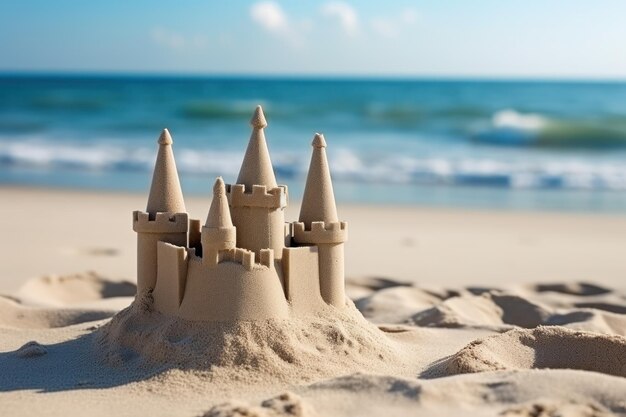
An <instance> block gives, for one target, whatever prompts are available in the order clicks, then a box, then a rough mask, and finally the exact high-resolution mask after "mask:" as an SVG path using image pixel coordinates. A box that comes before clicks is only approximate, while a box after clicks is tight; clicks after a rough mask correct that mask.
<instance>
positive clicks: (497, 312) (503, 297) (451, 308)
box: [410, 293, 551, 328]
mask: <svg viewBox="0 0 626 417" xmlns="http://www.w3.org/2000/svg"><path fill="white" fill-rule="evenodd" d="M550 314H551V311H550V309H548V308H547V307H546V306H543V305H541V304H539V303H536V302H531V301H529V300H527V299H525V298H523V297H520V296H517V295H512V294H498V293H484V294H481V295H471V294H463V295H460V296H458V297H452V298H448V299H447V300H445V301H443V302H442V303H440V304H438V305H436V306H434V307H432V308H430V309H427V310H424V311H422V312H419V313H417V314H416V315H414V316H413V317H412V318H411V319H410V321H411V322H412V323H414V324H417V325H418V326H433V327H462V326H500V325H503V324H508V325H512V326H519V327H526V328H530V327H536V326H539V325H541V324H543V323H544V322H545V321H546V320H547V319H548V317H550Z"/></svg>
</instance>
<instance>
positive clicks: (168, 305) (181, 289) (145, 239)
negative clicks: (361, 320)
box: [133, 107, 348, 321]
mask: <svg viewBox="0 0 626 417" xmlns="http://www.w3.org/2000/svg"><path fill="white" fill-rule="evenodd" d="M251 124H252V128H253V129H252V135H251V137H250V141H249V143H248V148H247V150H246V154H245V156H244V161H243V163H242V166H241V170H240V172H239V176H238V178H237V180H236V183H235V184H232V185H226V184H225V183H224V181H223V179H222V178H221V177H218V178H217V179H216V181H215V185H214V186H213V200H212V202H211V205H210V208H209V212H208V214H207V218H206V222H205V223H204V225H201V224H200V221H198V220H193V219H189V216H188V214H187V213H186V209H185V204H184V200H183V195H182V190H181V189H180V181H179V179H178V172H177V171H176V163H175V160H174V153H173V149H172V143H173V141H172V138H171V136H170V134H169V132H168V131H167V130H164V131H163V133H162V134H161V137H160V138H159V153H158V155H157V162H156V165H155V171H154V175H153V180H152V186H151V189H150V197H149V199H148V200H149V201H148V209H147V210H146V212H143V211H135V212H134V213H133V230H135V231H136V232H137V282H138V286H137V288H138V293H142V292H152V299H153V307H154V310H155V311H158V312H159V313H161V314H166V315H175V316H178V317H181V318H183V319H186V320H205V321H235V320H265V319H270V318H273V319H275V318H280V319H285V318H289V317H298V316H302V315H309V314H316V313H317V312H319V311H320V310H322V309H324V308H326V307H327V306H333V307H335V308H343V307H345V305H346V298H345V288H344V287H345V284H344V270H343V259H344V255H343V253H344V250H343V243H344V242H345V241H346V240H347V237H348V226H347V224H346V223H345V222H341V221H339V220H338V217H337V210H336V207H335V198H334V195H333V190H332V184H331V180H330V172H329V165H328V161H327V160H326V153H325V148H326V142H325V140H324V138H323V136H322V135H320V134H316V135H315V137H314V140H313V143H312V145H313V156H312V158H311V164H310V167H309V173H308V176H307V183H306V187H305V193H304V198H303V201H302V207H301V211H300V217H299V221H297V222H285V210H284V209H285V207H286V206H287V204H288V192H287V187H286V186H284V185H278V184H277V182H276V178H275V176H274V170H273V167H272V164H271V160H270V156H269V151H268V148H267V143H266V140H265V134H264V133H263V129H264V128H265V127H266V126H267V122H266V121H265V116H264V115H263V111H262V110H261V108H260V107H257V109H256V111H255V114H254V116H253V118H252V122H251Z"/></svg>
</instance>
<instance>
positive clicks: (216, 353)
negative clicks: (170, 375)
mask: <svg viewBox="0 0 626 417" xmlns="http://www.w3.org/2000/svg"><path fill="white" fill-rule="evenodd" d="M150 305H151V304H150V297H149V296H147V297H146V298H145V299H144V300H143V302H142V301H141V300H139V301H138V302H135V303H133V305H131V306H130V307H129V308H127V309H125V310H123V311H122V312H120V313H119V314H117V315H116V316H115V317H113V319H112V320H111V321H110V322H109V323H107V324H106V325H105V326H103V327H102V328H100V329H99V330H98V333H97V334H96V342H97V344H98V345H97V351H98V352H99V354H101V355H102V359H103V360H104V361H105V362H106V363H108V364H110V365H113V366H123V367H124V368H127V369H137V370H141V371H142V372H145V371H154V372H160V371H163V370H167V369H171V368H177V369H183V370H197V371H202V372H208V374H205V376H206V377H208V378H212V377H214V376H216V375H219V376H220V379H221V381H228V380H229V379H232V378H234V379H237V380H239V381H248V382H250V383H254V382H259V381H267V380H268V379H273V380H277V381H291V382H294V381H298V382H301V381H309V380H312V379H314V378H322V377H328V376H335V375H342V374H345V373H349V372H354V371H358V370H364V371H365V370H367V371H376V370H378V371H382V370H385V371H389V370H390V369H394V368H396V367H399V366H403V365H404V364H405V362H403V361H406V359H405V357H406V355H403V353H402V350H401V345H400V344H399V343H398V342H394V341H392V340H391V339H390V338H389V337H388V336H387V335H386V334H385V333H384V332H383V331H381V330H379V329H378V328H377V327H376V326H374V325H372V324H370V323H368V322H367V321H366V320H364V319H363V317H362V316H360V314H359V313H358V311H357V310H356V309H354V308H351V309H347V310H346V311H343V312H342V311H339V310H336V309H334V308H329V311H328V312H324V313H323V314H319V315H317V316H314V317H307V318H306V319H295V318H291V319H288V320H263V321H254V322H245V321H241V322H232V323H221V322H192V321H186V320H183V319H180V318H176V317H170V316H164V315H161V314H160V313H158V312H154V311H151V310H150Z"/></svg>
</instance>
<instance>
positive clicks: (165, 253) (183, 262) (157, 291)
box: [152, 242, 188, 314]
mask: <svg viewBox="0 0 626 417" xmlns="http://www.w3.org/2000/svg"><path fill="white" fill-rule="evenodd" d="M157 257H158V271H157V281H156V285H155V287H154V291H153V292H152V297H153V299H154V308H155V309H156V310H157V311H160V312H161V313H165V314H177V313H178V308H179V306H180V303H181V302H182V301H183V296H184V293H185V286H186V281H187V264H188V253H187V248H185V247H181V246H175V245H172V244H169V243H165V242H159V243H158V244H157Z"/></svg>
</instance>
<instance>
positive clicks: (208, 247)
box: [201, 177, 237, 267]
mask: <svg viewBox="0 0 626 417" xmlns="http://www.w3.org/2000/svg"><path fill="white" fill-rule="evenodd" d="M201 241H202V263H203V264H205V265H208V266H211V267H213V266H216V265H217V264H218V263H219V261H220V251H225V250H231V249H235V246H236V244H237V229H236V228H235V226H233V221H232V220H231V217H230V209H229V208H228V199H227V197H226V186H225V185H224V180H222V177H217V179H216V180H215V185H214V186H213V201H212V202H211V207H210V208H209V214H208V215H207V218H206V223H205V225H204V227H203V228H202V237H201Z"/></svg>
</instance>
